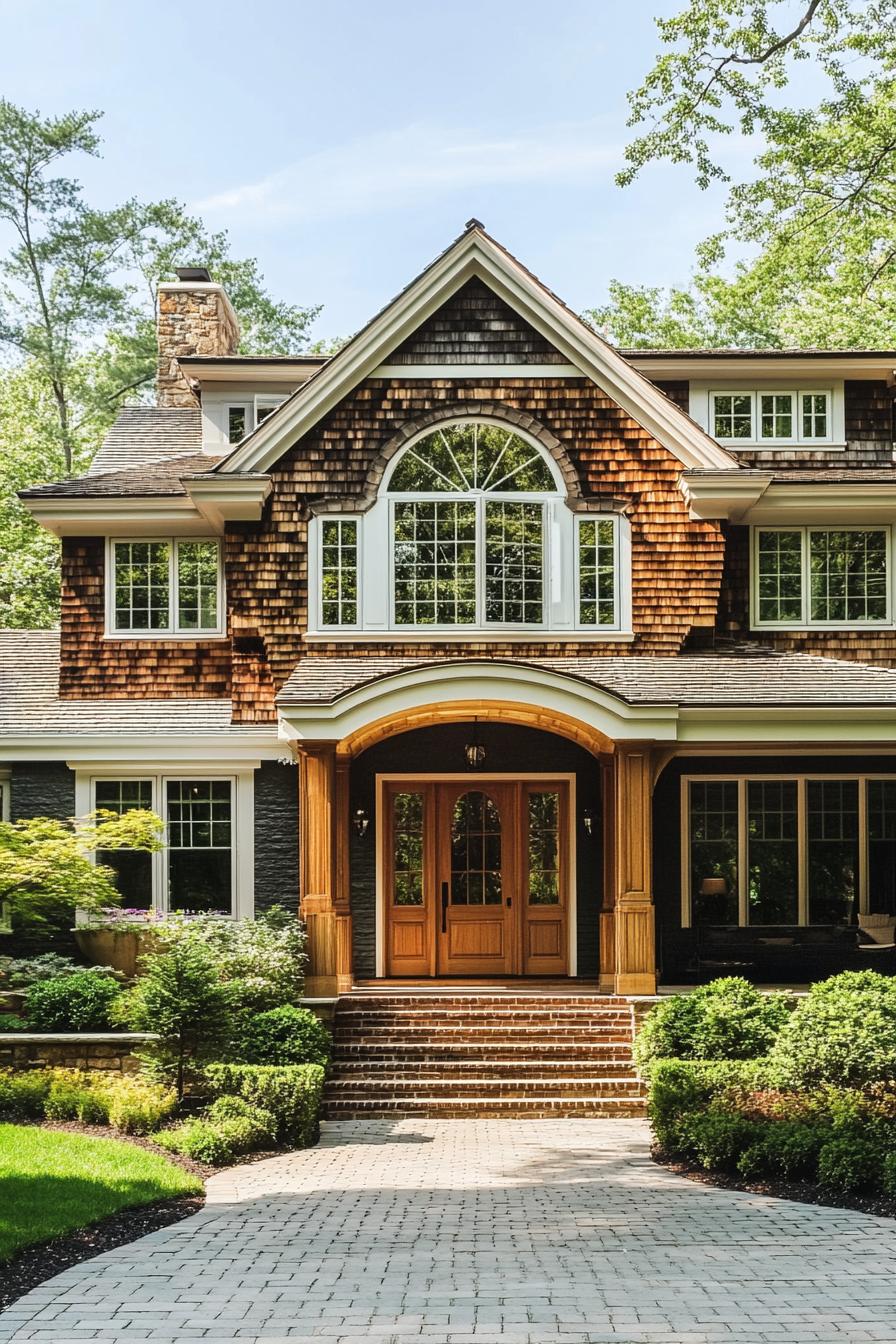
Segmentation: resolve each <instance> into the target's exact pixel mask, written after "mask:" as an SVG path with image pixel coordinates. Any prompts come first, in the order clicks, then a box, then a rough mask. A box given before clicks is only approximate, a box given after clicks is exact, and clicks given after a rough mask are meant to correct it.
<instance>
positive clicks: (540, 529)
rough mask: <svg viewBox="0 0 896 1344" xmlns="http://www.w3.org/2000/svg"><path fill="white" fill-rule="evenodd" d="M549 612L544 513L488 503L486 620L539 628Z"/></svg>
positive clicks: (517, 504)
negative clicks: (546, 602)
mask: <svg viewBox="0 0 896 1344" xmlns="http://www.w3.org/2000/svg"><path fill="white" fill-rule="evenodd" d="M543 611H544V508H543V506H542V505H541V504H526V503H521V502H520V501H518V500H491V499H489V500H486V503H485V619H486V620H487V621H494V622H496V623H497V624H500V625H538V624H539V623H540V621H541V619H542V613H543Z"/></svg>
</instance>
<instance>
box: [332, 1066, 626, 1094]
mask: <svg viewBox="0 0 896 1344" xmlns="http://www.w3.org/2000/svg"><path fill="white" fill-rule="evenodd" d="M639 1081H640V1080H639V1078H638V1075H637V1074H636V1073H635V1071H634V1070H633V1069H629V1070H628V1072H622V1071H621V1070H619V1069H615V1070H607V1071H605V1072H600V1073H596V1072H595V1071H594V1069H581V1070H579V1071H577V1072H572V1071H571V1070H570V1069H539V1068H537V1067H535V1068H531V1069H515V1070H514V1071H513V1072H512V1073H499V1072H496V1071H495V1070H491V1071H490V1070H488V1069H482V1068H474V1069H466V1070H464V1071H460V1070H458V1071H457V1072H451V1073H447V1072H439V1071H437V1070H433V1069H396V1068H395V1067H394V1066H386V1067H384V1068H382V1069H367V1068H358V1069H357V1070H349V1069H342V1070H340V1072H339V1073H338V1074H336V1075H334V1077H333V1080H332V1082H331V1084H330V1086H332V1087H334V1088H339V1087H368V1086H370V1087H377V1088H379V1089H380V1090H382V1089H384V1088H386V1089H390V1088H396V1089H398V1088H401V1089H406V1088H407V1087H409V1086H410V1087H419V1088H421V1089H422V1090H423V1091H424V1092H430V1091H431V1090H432V1089H433V1088H435V1089H436V1090H437V1091H441V1089H442V1088H445V1087H468V1086H470V1085H471V1084H476V1085H480V1084H487V1085H488V1086H489V1087H492V1086H494V1087H511V1086H513V1087H515V1086H517V1085H519V1086H521V1087H522V1086H529V1084H530V1083H545V1084H548V1083H549V1084H550V1085H551V1087H567V1086H568V1087H571V1088H574V1087H577V1086H578V1085H579V1084H580V1083H586V1084H594V1086H595V1087H597V1086H600V1087H601V1088H602V1089H603V1088H607V1087H616V1086H619V1087H623V1086H625V1087H627V1086H630V1085H634V1084H637V1083H639Z"/></svg>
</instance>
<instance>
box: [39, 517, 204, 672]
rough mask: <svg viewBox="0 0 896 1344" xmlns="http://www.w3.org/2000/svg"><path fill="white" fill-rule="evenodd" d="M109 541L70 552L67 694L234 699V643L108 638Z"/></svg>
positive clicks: (64, 626)
mask: <svg viewBox="0 0 896 1344" xmlns="http://www.w3.org/2000/svg"><path fill="white" fill-rule="evenodd" d="M104 570H105V542H104V539H103V538H102V537H77V538H74V537H69V538H66V540H65V541H64V542H63V545H62V612H61V618H60V634H61V662H60V668H59V694H60V695H62V696H72V697H75V698H80V697H90V696H98V697H105V698H121V697H127V698H134V699H141V698H152V697H154V696H191V697H203V698H205V697H208V698H210V699H226V698H227V697H229V695H230V642H229V640H226V639H223V640H222V639H217V640H194V639H133V640H131V639H106V638H104V633H105V623H106V609H105V593H104V580H103V576H104Z"/></svg>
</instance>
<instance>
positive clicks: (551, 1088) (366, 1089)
mask: <svg viewBox="0 0 896 1344" xmlns="http://www.w3.org/2000/svg"><path fill="white" fill-rule="evenodd" d="M643 1096H644V1087H643V1084H641V1083H640V1082H639V1081H638V1080H637V1079H636V1078H629V1079H624V1078H609V1079H604V1078H580V1079H570V1078H559V1079H556V1080H554V1079H551V1078H530V1079H529V1080H518V1079H513V1080H510V1081H508V1080H505V1079H493V1078H471V1079H468V1080H467V1081H462V1080H459V1079H456V1078H452V1079H448V1080H444V1079H435V1078H427V1079H415V1078H393V1079H391V1080H388V1081H384V1080H376V1081H374V1080H370V1081H365V1080H363V1079H362V1080H356V1081H345V1080H342V1079H332V1080H331V1081H330V1082H329V1083H328V1084H327V1088H326V1097H327V1100H328V1101H343V1100H357V1101H363V1100H381V1101H400V1100H402V1099H403V1098H408V1099H409V1100H410V1099H413V1098H414V1097H425V1098H426V1099H427V1100H428V1101H439V1100H440V1099H442V1098H446V1099H448V1100H450V1099H451V1098H454V1099H455V1100H458V1101H459V1100H463V1099H465V1098H468V1097H469V1098H471V1099H472V1098H476V1097H488V1098H508V1099H510V1098H514V1099H519V1100H526V1099H527V1098H528V1097H568V1098H571V1097H599V1098H604V1097H610V1098H613V1099H614V1100H622V1099H625V1098H634V1099H636V1100H637V1099H640V1098H642V1097H643Z"/></svg>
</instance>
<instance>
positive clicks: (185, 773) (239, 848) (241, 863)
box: [75, 766, 255, 919]
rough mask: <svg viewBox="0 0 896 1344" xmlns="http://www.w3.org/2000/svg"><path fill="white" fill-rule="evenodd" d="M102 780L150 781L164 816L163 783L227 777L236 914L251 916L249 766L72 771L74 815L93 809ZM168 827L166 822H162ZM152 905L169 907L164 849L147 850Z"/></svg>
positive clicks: (155, 805)
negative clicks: (152, 851) (241, 768)
mask: <svg viewBox="0 0 896 1344" xmlns="http://www.w3.org/2000/svg"><path fill="white" fill-rule="evenodd" d="M100 780H130V781H137V780H141V781H148V782H149V783H150V784H151V785H152V810H153V811H154V812H155V813H156V814H157V815H158V816H160V817H161V818H162V819H163V821H164V820H166V813H167V788H168V783H169V782H170V781H173V780H187V781H190V780H193V781H197V780H216V781H217V780H227V781H228V782H229V783H230V797H231V828H230V853H231V865H230V877H231V908H230V915H231V918H234V919H253V918H254V916H255V774H254V771H253V770H239V769H237V770H233V769H230V770H215V769H211V768H209V769H207V770H196V769H193V770H172V769H171V768H170V766H169V767H168V768H166V769H165V770H145V769H144V770H138V769H130V770H128V769H121V770H78V771H77V772H76V774H75V814H76V815H77V816H79V817H83V816H86V815H87V813H88V812H93V811H94V810H95V806H96V785H97V782H98V781H100ZM166 826H167V822H166ZM150 860H151V873H152V909H153V910H158V911H160V912H163V913H164V912H167V910H168V850H167V847H166V848H165V849H161V850H158V851H156V853H154V854H151V855H150Z"/></svg>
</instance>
